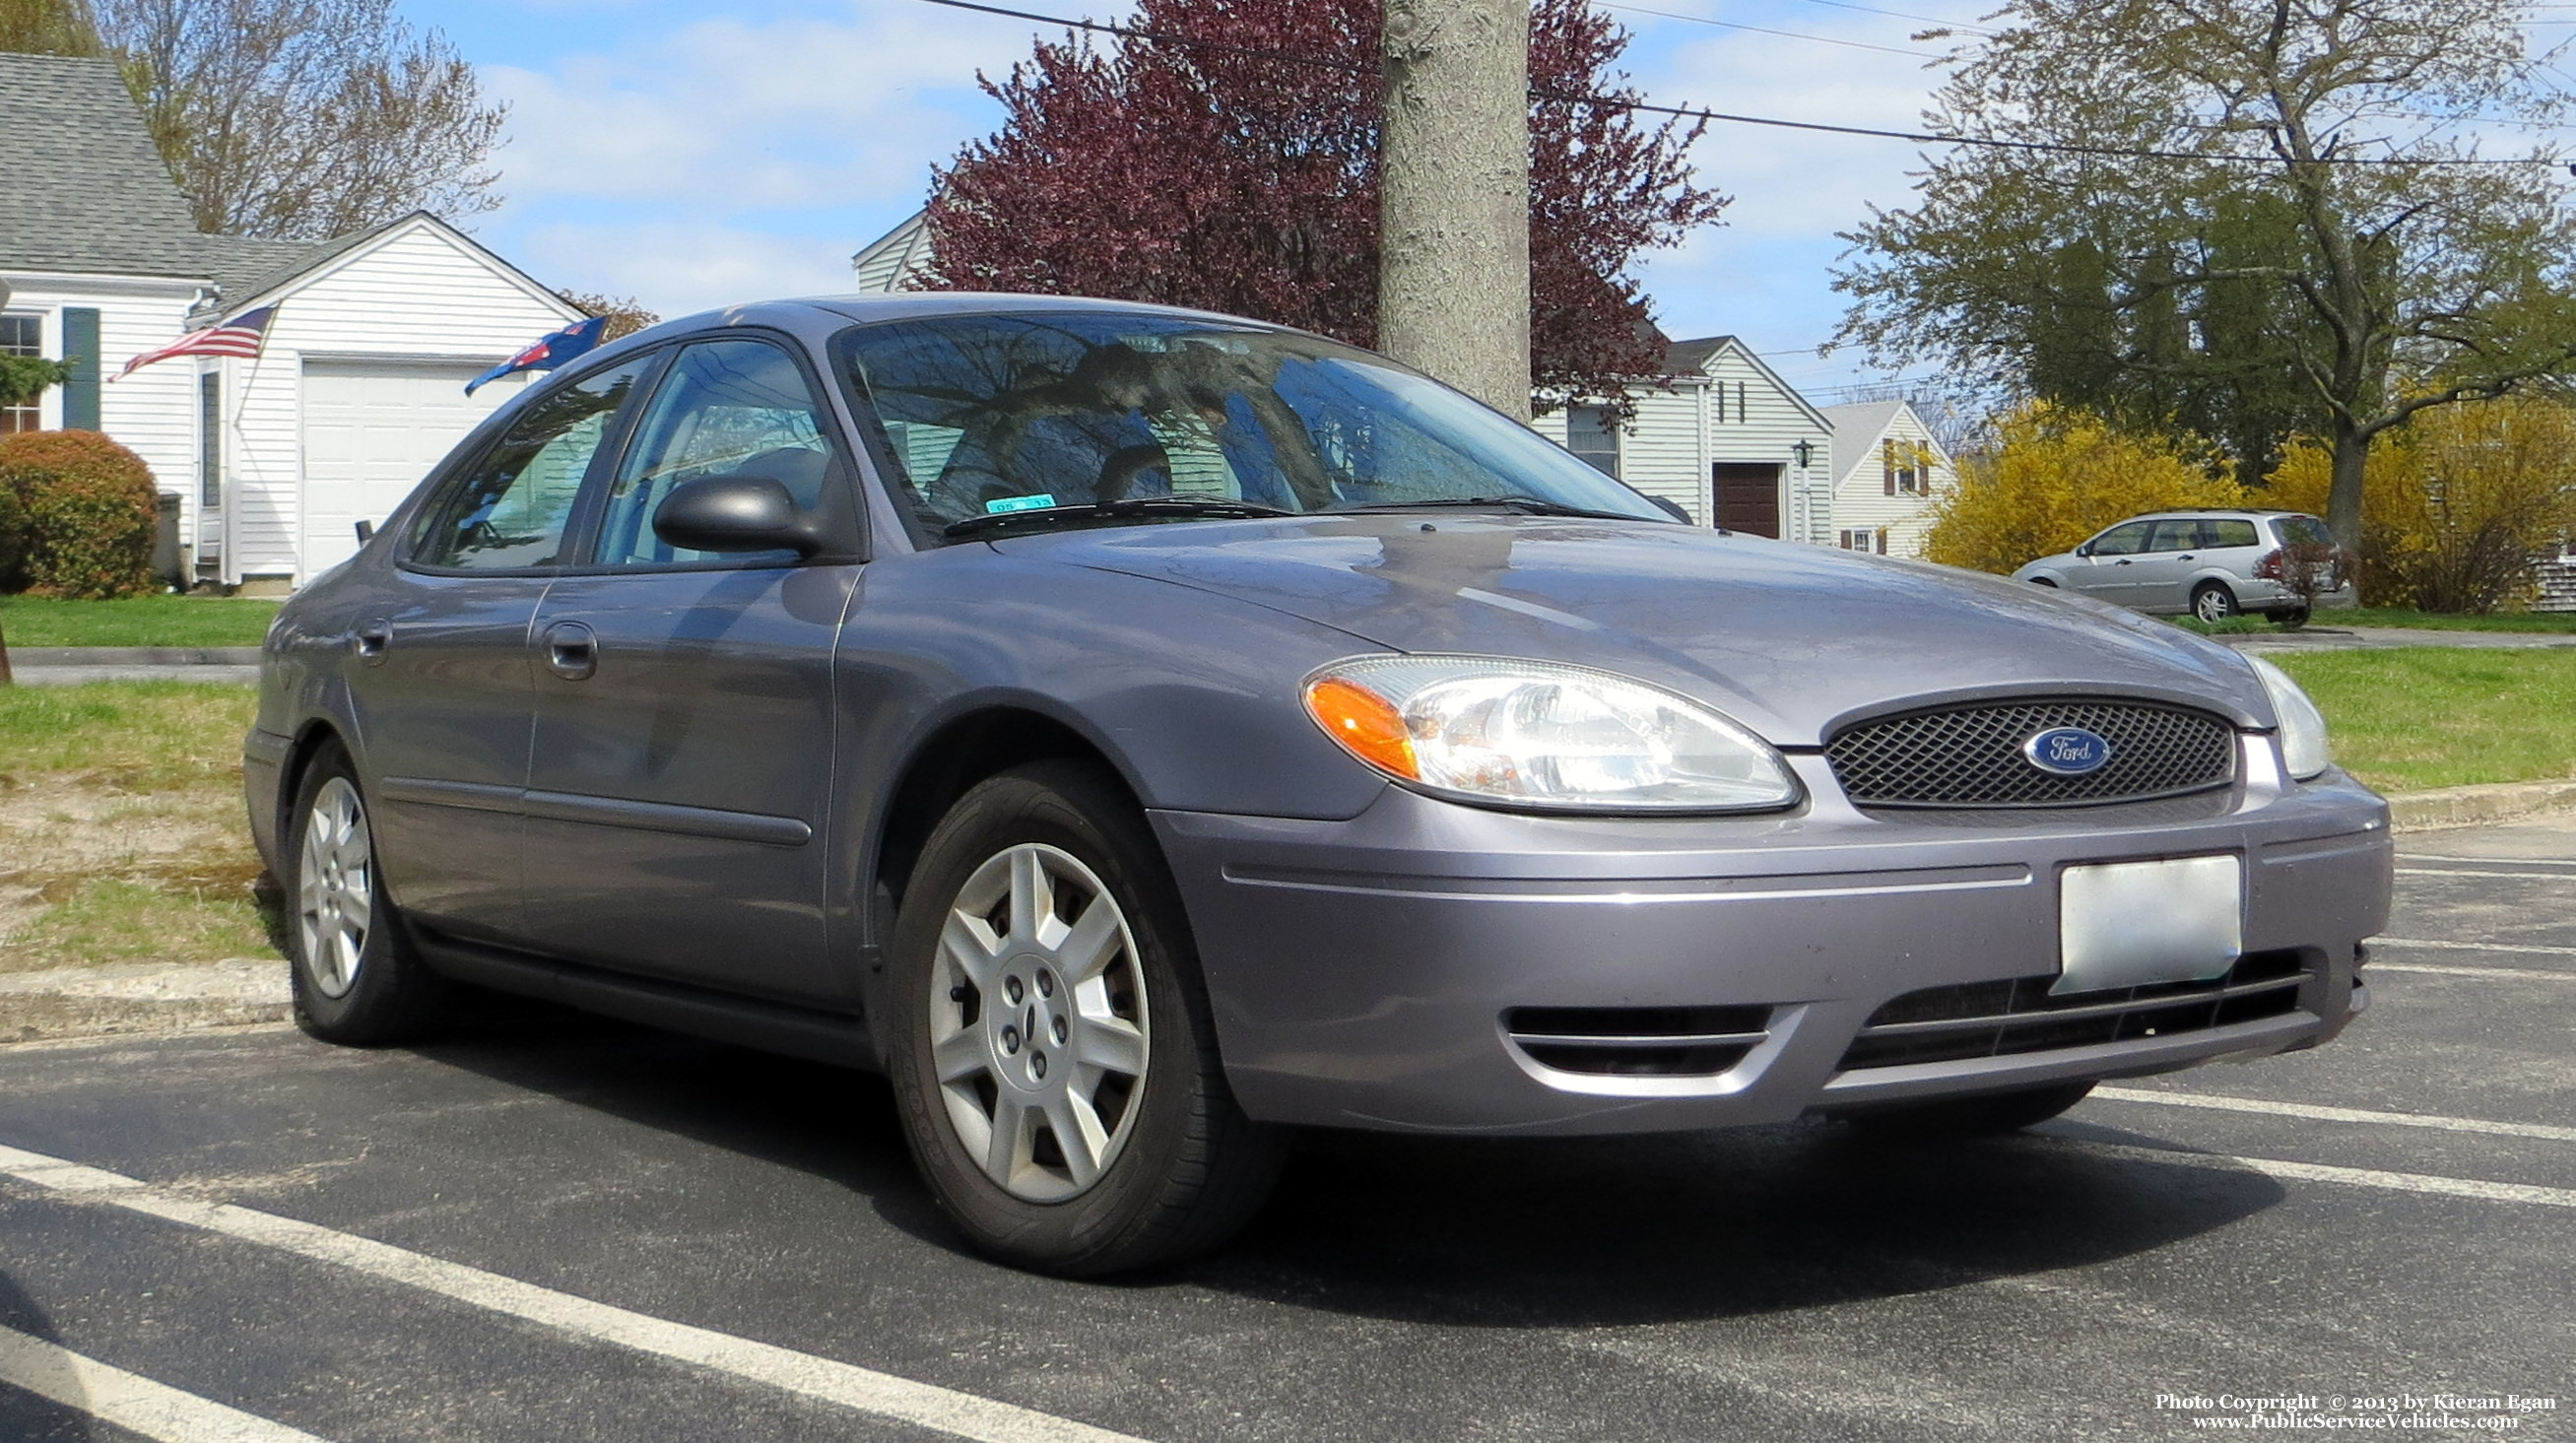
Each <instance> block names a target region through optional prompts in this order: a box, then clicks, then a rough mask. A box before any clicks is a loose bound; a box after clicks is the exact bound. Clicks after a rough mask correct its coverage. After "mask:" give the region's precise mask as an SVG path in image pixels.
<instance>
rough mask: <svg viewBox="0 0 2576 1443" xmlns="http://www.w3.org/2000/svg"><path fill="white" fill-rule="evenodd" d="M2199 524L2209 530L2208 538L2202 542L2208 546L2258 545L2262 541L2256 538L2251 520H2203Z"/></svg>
mask: <svg viewBox="0 0 2576 1443" xmlns="http://www.w3.org/2000/svg"><path fill="white" fill-rule="evenodd" d="M2200 524H2201V525H2202V526H2204V527H2207V528H2208V530H2209V540H2208V541H2207V542H2206V543H2204V544H2206V545H2209V546H2259V545H2261V544H2262V542H2261V541H2259V540H2258V539H2256V537H2255V535H2254V523H2253V522H2251V521H2229V520H2225V519H2221V520H2217V521H2204V522H2202V523H2200Z"/></svg>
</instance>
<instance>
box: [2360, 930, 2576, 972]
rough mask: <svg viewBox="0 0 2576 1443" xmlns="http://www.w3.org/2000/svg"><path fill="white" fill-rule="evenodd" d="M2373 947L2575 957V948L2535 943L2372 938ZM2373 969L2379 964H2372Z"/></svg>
mask: <svg viewBox="0 0 2576 1443" xmlns="http://www.w3.org/2000/svg"><path fill="white" fill-rule="evenodd" d="M2370 945H2371V946H2373V947H2422V948H2425V949H2427V950H2429V951H2434V952H2536V953H2539V954H2540V955H2542V956H2546V957H2576V947H2543V946H2541V945H2540V944H2539V943H2537V942H2435V941H2431V940H2429V939H2427V938H2422V937H2374V938H2372V939H2371V942H2370ZM2370 965H2372V966H2373V967H2376V966H2378V965H2379V964H2378V963H2376V962H2373V963H2372V964H2370Z"/></svg>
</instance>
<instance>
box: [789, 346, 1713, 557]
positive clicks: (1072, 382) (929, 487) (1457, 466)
mask: <svg viewBox="0 0 2576 1443" xmlns="http://www.w3.org/2000/svg"><path fill="white" fill-rule="evenodd" d="M835 346H836V353H837V356H838V358H839V363H840V366H841V368H842V371H843V373H844V375H845V376H846V378H847V380H848V382H849V385H850V387H851V390H852V392H853V393H854V395H855V396H856V397H857V398H858V399H859V400H860V401H861V402H862V403H864V405H863V409H867V410H872V411H873V413H874V417H875V420H876V422H877V424H878V425H879V427H880V428H881V431H882V439H883V441H884V443H885V451H884V454H885V455H886V456H887V457H888V459H889V460H890V462H891V463H892V464H891V465H890V466H889V467H888V469H889V470H890V471H891V472H892V473H893V475H892V478H891V479H892V480H893V481H894V482H895V484H896V486H897V487H898V500H899V501H901V502H903V503H904V504H906V505H908V506H909V508H910V509H911V510H912V512H913V516H914V521H915V524H916V527H917V529H918V532H919V533H920V534H921V535H922V536H923V537H924V539H928V540H936V539H938V538H939V536H940V534H941V532H942V530H943V529H944V528H947V527H951V526H958V525H959V524H960V523H964V522H967V521H971V520H974V519H975V518H979V517H985V516H997V515H1002V514H1004V513H1015V512H1022V511H1026V512H1032V513H1039V512H1042V513H1045V514H1044V515H1043V516H1032V517H1030V518H1028V519H1029V520H1031V521H1033V522H1035V523H1038V524H1063V523H1067V522H1070V521H1072V520H1074V519H1076V516H1075V515H1069V514H1068V513H1077V514H1079V513H1084V512H1087V511H1088V509H1089V508H1093V507H1098V506H1104V505H1112V504H1114V503H1120V502H1142V503H1152V504H1151V505H1150V506H1139V507H1135V508H1131V510H1132V511H1133V513H1134V515H1133V517H1132V519H1135V520H1146V519H1161V520H1170V519H1185V518H1186V517H1187V516H1188V515H1190V514H1193V513H1195V514H1199V515H1205V514H1209V513H1212V512H1214V513H1222V512H1225V511H1227V510H1229V509H1230V510H1232V511H1233V512H1235V513H1236V514H1240V513H1241V512H1243V511H1245V510H1272V511H1280V512H1288V513H1297V514H1311V513H1317V512H1331V511H1349V510H1355V509H1360V508H1367V507H1393V506H1405V505H1421V504H1442V503H1446V504H1451V505H1457V504H1466V503H1471V502H1479V501H1493V500H1506V499H1513V498H1518V499H1523V500H1527V501H1534V502H1541V503H1547V504H1550V505H1553V506H1557V507H1563V508H1574V509H1580V510H1584V511H1590V512H1601V513H1607V514H1610V515H1615V516H1619V517H1623V518H1624V517H1635V518H1637V519H1639V520H1647V521H1655V520H1660V521H1667V522H1669V520H1670V518H1669V517H1668V516H1666V514H1665V513H1664V512H1662V511H1661V510H1659V509H1657V508H1656V507H1655V506H1654V505H1653V503H1651V502H1649V501H1647V500H1646V499H1645V498H1643V497H1641V496H1639V495H1638V494H1637V493H1635V492H1633V491H1631V490H1629V489H1628V488H1626V487H1624V486H1622V485H1620V484H1619V483H1618V482H1616V481H1613V480H1611V479H1610V478H1609V477H1607V476H1605V475H1603V474H1602V473H1601V472H1600V471H1599V470H1597V469H1595V467H1594V466H1592V465H1589V464H1586V462H1585V461H1583V460H1580V459H1577V458H1576V457H1575V456H1574V455H1573V454H1571V453H1569V452H1568V451H1567V450H1565V449H1564V448H1562V447H1559V446H1556V445H1554V444H1552V443H1550V442H1549V441H1547V440H1546V439H1544V438H1542V437H1541V436H1539V435H1538V434H1537V433H1536V432H1534V431H1532V430H1530V429H1529V428H1528V427H1526V426H1523V425H1521V424H1519V423H1517V422H1515V421H1512V420H1510V419H1508V418H1506V417H1504V416H1502V415H1500V414H1498V413H1496V412H1494V411H1491V410H1489V409H1487V408H1485V407H1483V406H1480V405H1478V404H1476V403H1475V402H1474V401H1471V400H1469V399H1467V398H1466V397H1465V396H1462V395H1460V394H1458V393H1457V392H1455V391H1452V390H1450V389H1448V388H1447V387H1445V386H1442V385H1440V384H1438V383H1437V382H1434V381H1431V380H1428V379H1425V378H1424V377H1421V376H1418V375H1415V374H1414V373H1412V372H1410V371H1406V370H1404V369H1402V368H1400V367H1398V366H1396V365H1394V364H1392V363H1390V362H1387V361H1384V360H1381V359H1380V358H1378V357H1375V356H1372V355H1369V354H1368V353H1367V352H1364V351H1359V350H1354V349H1352V348H1350V347H1347V346H1341V345H1336V344H1334V343H1333V342H1330V341H1324V340H1318V339H1316V338H1313V337H1310V336H1299V335H1291V334H1284V333H1280V332H1275V331H1269V330H1265V329H1260V328H1256V327H1253V326H1249V325H1245V326H1233V325H1227V324H1225V323H1223V322H1212V321H1198V320H1190V319H1185V318H1179V317H1171V318H1166V317H1160V316H1138V315H1120V314H1082V313H1074V314H1045V313H1032V314H1015V315H1000V316H962V317H941V318H936V319H927V320H918V321H898V322H889V323H884V324H879V325H871V326H860V327H855V328H853V329H851V330H848V331H845V332H843V333H842V334H841V336H840V338H839V340H838V341H837V342H836V343H835ZM1116 519H1121V520H1126V519H1131V518H1129V517H1119V518H1116Z"/></svg>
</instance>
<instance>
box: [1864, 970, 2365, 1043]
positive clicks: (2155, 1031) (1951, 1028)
mask: <svg viewBox="0 0 2576 1443" xmlns="http://www.w3.org/2000/svg"><path fill="white" fill-rule="evenodd" d="M2323 965H2324V959H2323V956H2322V954H2319V953H2314V952H2306V951H2300V950H2298V949H2295V948H2293V949H2287V950H2283V951H2277V952H2248V953H2246V954H2245V955H2244V956H2242V957H2240V958H2238V959H2236V965H2235V966H2234V967H2232V968H2230V969H2228V972H2227V975H2226V976H2224V977H2221V978H2219V979H2218V980H2217V981H2215V982H2160V983H2156V984H2154V985H2152V986H2145V987H2124V988H2114V989H2111V990H2108V991H2103V992H2071V993H2068V994H2066V995H2065V996H2062V997H2053V996H2051V995H2049V991H2048V989H2049V988H2050V987H2052V986H2055V985H2056V983H2057V977H2056V975H2055V974H2053V973H2052V974H2050V975H2048V976H2044V977H2013V978H2007V979H2005V980H2004V981H2001V982H1968V983H1961V984H1957V985H1953V986H1949V987H1927V988H1925V989H1924V990H1922V991H1920V992H1908V993H1906V994H1905V995H1904V996H1902V997H1899V998H1897V999H1896V1000H1895V1001H1893V1002H1890V1003H1888V1004H1887V1005H1886V1006H1884V1007H1881V1008H1879V1009H1878V1010H1877V1011H1876V1012H1873V1013H1871V1014H1870V1017H1869V1021H1868V1023H1866V1024H1865V1025H1864V1026H1862V1028H1861V1030H1860V1035H1858V1036H1857V1037H1854V1038H1853V1039H1852V1044H1851V1046H1850V1047H1848V1048H1845V1049H1844V1050H1843V1060H1842V1067H1843V1070H1844V1071H1847V1072H1848V1071H1850V1070H1852V1069H1854V1068H1862V1067H1901V1066H1904V1065H1906V1064H1908V1063H1916V1062H1956V1061H1960V1060H1962V1059H1965V1058H1974V1057H2009V1056H2013V1055H2015V1054H2018V1053H2025V1052H2049V1051H2054V1050H2055V1049H2058V1048H2061V1047H2089V1046H2092V1045H2094V1044H2097V1043H2103V1042H2126V1041H2130V1040H2132V1039H2134V1038H2141V1037H2171V1036H2174V1035H2175V1034H2177V1033H2185V1032H2206V1031H2208V1030H2209V1029H2210V1028H2213V1027H2227V1026H2231V1025H2233V1024H2235V1023H2239V1022H2256V1021H2260V1020H2262V1019H2263V1018H2266V1017H2285V1016H2288V1015H2289V1014H2290V1013H2292V1012H2295V1011H2297V1010H2298V1006H2299V988H2300V986H2301V984H2303V983H2305V982H2306V981H2307V980H2308V979H2309V977H2310V976H2311V975H2313V973H2314V971H2315V969H2318V968H2321V967H2322V966H2323Z"/></svg>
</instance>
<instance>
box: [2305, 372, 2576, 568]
mask: <svg viewBox="0 0 2576 1443" xmlns="http://www.w3.org/2000/svg"><path fill="white" fill-rule="evenodd" d="M2332 482H2333V476H2332V473H2331V462H2330V460H2329V458H2328V456H2327V454H2326V450H2325V448H2324V447H2323V446H2321V445H2318V444H2316V443H2314V442H2301V443H2299V444H2297V445H2294V446H2292V447H2291V448H2290V449H2289V451H2287V452H2286V453H2285V454H2284V455H2283V456H2282V458H2281V464H2280V466H2279V467H2278V468H2277V469H2276V470H2274V471H2273V473H2272V481H2271V487H2270V495H2269V496H2267V497H2266V498H2265V504H2266V505H2272V506H2281V507H2287V508H2289V509H2291V510H2296V511H2309V512H2314V513H2315V514H2317V515H2319V516H2323V515H2324V514H2325V510H2326V493H2327V490H2328V488H2329V487H2330V486H2331V484H2332ZM2571 529H2576V410H2571V409H2569V408H2568V407H2567V406H2564V405H2561V404H2559V403H2557V402H2554V401H2547V400H2542V399H2540V398H2538V397H2529V396H2510V397H2506V398H2505V399H2503V400H2499V401H2476V402H2465V403H2462V404H2460V405H2455V406H2443V407H2438V408H2436V409H2433V410H2430V411H2424V412H2421V413H2418V415H2417V416H2416V418H2415V420H2414V421H2413V422H2412V423H2410V424H2409V425H2407V426H2406V427H2405V428H2404V429H2403V430H2400V431H2395V432H2387V433H2383V434H2382V435H2381V437H2380V439H2379V441H2378V442H2377V443H2376V444H2375V445H2373V446H2372V447H2371V450H2370V464H2369V469H2368V471H2367V472H2366V473H2365V479H2364V482H2363V489H2362V498H2361V589H2362V595H2363V596H2364V597H2365V598H2366V599H2367V600H2368V601H2369V602H2370V603H2371V604H2372V605H2374V606H2408V607H2413V608H2415V609H2417V610H2419V611H2455V612H2486V611H2493V610H2495V609H2496V608H2497V607H2499V606H2510V605H2516V604H2519V603H2522V602H2525V601H2527V600H2529V599H2530V597H2531V595H2532V593H2533V591H2534V590H2535V589H2536V585H2537V568H2538V564H2539V561H2540V559H2541V556H2542V553H2543V552H2544V551H2547V552H2554V551H2555V550H2556V549H2557V544H2558V541H2559V539H2560V538H2561V537H2563V536H2565V535H2566V534H2567V533H2568V532H2569V531H2570V530H2571Z"/></svg>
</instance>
